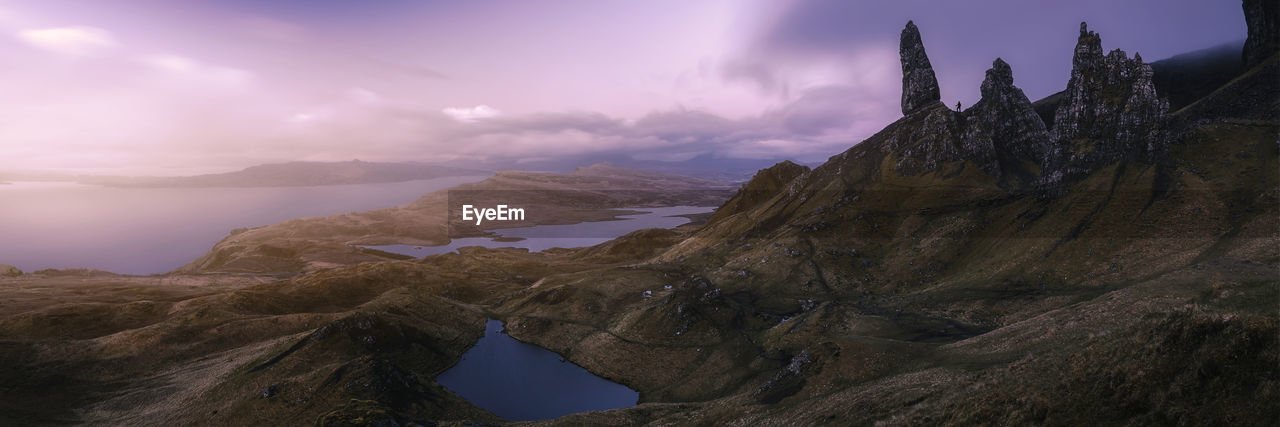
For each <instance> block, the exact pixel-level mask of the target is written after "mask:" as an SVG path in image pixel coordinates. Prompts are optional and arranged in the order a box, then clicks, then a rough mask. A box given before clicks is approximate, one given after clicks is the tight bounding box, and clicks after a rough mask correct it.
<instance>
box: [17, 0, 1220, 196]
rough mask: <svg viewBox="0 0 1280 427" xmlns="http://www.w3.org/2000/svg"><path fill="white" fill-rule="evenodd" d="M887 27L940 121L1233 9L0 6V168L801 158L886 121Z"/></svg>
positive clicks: (696, 4)
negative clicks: (1009, 80)
mask: <svg viewBox="0 0 1280 427" xmlns="http://www.w3.org/2000/svg"><path fill="white" fill-rule="evenodd" d="M908 19H912V20H914V21H915V22H916V23H917V24H918V25H919V27H920V31H921V33H922V35H923V39H924V42H925V47H926V49H927V50H928V53H929V56H930V59H931V61H932V62H933V65H934V68H935V70H936V71H937V75H938V77H939V80H940V84H941V87H942V97H943V101H944V102H947V103H948V105H954V104H955V102H956V101H961V102H963V103H964V104H965V105H971V104H973V103H974V102H976V101H977V98H978V86H979V84H980V83H981V81H982V77H983V73H984V71H985V70H986V69H987V68H988V67H989V66H990V64H991V61H992V60H993V59H994V58H996V57H997V56H998V57H1002V58H1004V59H1005V61H1007V62H1008V63H1009V64H1010V65H1011V66H1012V67H1013V71H1014V78H1015V83H1016V84H1017V85H1019V86H1020V87H1022V88H1023V89H1024V90H1025V91H1026V93H1027V95H1028V96H1029V97H1031V98H1032V99H1033V100H1034V99H1038V98H1040V97H1043V96H1045V95H1048V94H1051V93H1053V92H1056V91H1058V90H1061V89H1062V88H1063V87H1065V86H1066V79H1067V75H1068V72H1069V71H1070V70H1069V69H1070V64H1071V49H1072V47H1073V46H1074V43H1075V37H1076V32H1077V29H1078V26H1079V22H1080V21H1082V20H1087V21H1088V22H1089V25H1090V29H1093V30H1095V31H1098V32H1099V33H1100V34H1101V35H1102V38H1103V47H1104V49H1107V50H1110V49H1114V48H1120V49H1123V50H1125V51H1126V52H1129V53H1130V55H1132V54H1133V53H1134V52H1135V51H1137V52H1141V53H1142V55H1143V57H1144V58H1145V59H1146V60H1148V61H1153V60H1158V59H1161V58H1165V57H1168V56H1171V55H1174V54H1177V53H1181V52H1185V51H1189V50H1195V49H1200V48H1206V47H1211V46H1214V45H1218V44H1221V43H1225V42H1231V41H1236V40H1241V39H1243V38H1244V36H1245V26H1244V19H1243V16H1242V14H1241V9H1240V4H1239V2H1238V1H1233V0H1212V1H1208V0H1206V1H1168V0H1144V1H1103V0H1086V1H1074V2H1061V1H1011V0H1010V1H987V2H940V1H913V0H908V1H894V2H888V1H850V0H798V1H765V0H746V1H736V0H706V1H685V0H680V1H676V0H647V1H643V2H637V1H615V0H604V1H574V2H569V1H492V2H491V1H465V2H464V1H445V0H440V1H426V0H382V1H359V2H357V1H347V0H293V1H282V0H277V1H256V0H231V1H209V0H205V1H185V2H173V1H163V0H138V1H130V2H86V1H67V0H43V1H40V2H23V3H21V4H19V3H3V4H0V33H2V34H0V91H2V93H4V94H5V96H3V97H0V121H3V126H0V170H6V169H58V170H66V171H76V172H98V173H121V174H131V173H145V174H189V173H197V172H212V171H224V170H232V169H238V168H241V167H244V166H249V165H252V164H258V163H264V162H276V161H290V160H319V161H335V160H349V159H352V158H360V159H362V160H369V161H379V160H381V161H393V160H419V161H467V160H503V161H512V162H520V161H531V160H539V159H546V158H554V157H558V156H564V155H568V154H584V153H601V154H602V155H605V154H611V155H616V154H620V153H621V154H626V155H630V156H632V157H634V158H638V159H657V160H684V159H688V158H691V157H694V156H699V155H703V156H707V155H709V156H713V157H728V158H767V159H774V158H791V159H797V160H801V161H814V160H821V159H825V158H826V157H827V156H830V155H832V154H835V153H838V152H840V151H843V150H844V149H846V148H848V147H849V146H851V145H853V144H854V143H856V142H857V141H859V140H861V139H862V138H865V137H866V136H869V135H870V134H871V133H873V132H875V131H876V130H879V129H880V128H881V127H883V126H884V125H886V124H888V123H890V122H892V121H893V120H896V119H897V118H898V117H899V115H900V113H899V108H898V100H899V98H898V94H899V84H900V78H901V77H900V74H899V73H900V71H899V68H898V59H897V45H896V44H897V39H898V32H899V31H900V30H901V28H902V26H903V24H905V22H906V21H907V20H908Z"/></svg>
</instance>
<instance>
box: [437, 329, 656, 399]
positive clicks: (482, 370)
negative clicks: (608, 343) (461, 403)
mask: <svg viewBox="0 0 1280 427" xmlns="http://www.w3.org/2000/svg"><path fill="white" fill-rule="evenodd" d="M436 381H437V382H439V383H440V384H441V385H443V386H445V387H448V388H449V389H450V390H453V392H454V393H457V394H458V395H459V396H462V397H464V398H466V399H467V400H468V401H470V402H471V403H473V404H475V405H476V406H479V407H481V408H484V409H487V410H489V411H490V412H493V413H494V414H497V415H498V416H500V417H502V418H506V419H507V420H510V421H531V420H545V419H551V418H556V417H559V416H562V415H566V414H572V413H575V412H584V411H598V410H604V409H615V408H623V407H627V406H632V405H635V404H636V402H637V401H638V400H639V399H640V393H639V392H636V391H635V390H632V389H629V388H627V387H626V386H623V385H621V384H618V383H615V382H612V381H609V380H606V379H604V378H600V377H597V376H595V375H593V374H592V373H591V372H588V371H587V370H586V369H583V368H582V367H580V366H578V365H575V364H573V363H570V362H567V361H564V360H563V359H561V357H560V355H559V354H556V353H554V352H552V351H550V350H547V349H544V348H542V347H538V346H536V345H533V344H528V343H524V342H520V341H518V340H516V339H515V338H511V337H510V336H507V334H506V333H504V332H502V322H500V321H497V320H493V319H490V320H489V322H488V323H487V324H486V325H485V334H484V337H482V338H480V341H479V342H477V343H476V345H475V347H472V348H471V349H470V350H467V352H466V353H464V354H463V355H462V360H461V361H459V362H458V364H457V365H454V366H453V367H452V368H449V370H447V371H445V372H444V373H442V374H440V376H439V377H437V378H436Z"/></svg>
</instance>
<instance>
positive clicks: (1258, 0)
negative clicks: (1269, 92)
mask: <svg viewBox="0 0 1280 427" xmlns="http://www.w3.org/2000/svg"><path fill="white" fill-rule="evenodd" d="M1243 7H1244V21H1245V23H1246V24H1247V25H1248V26H1249V38H1248V39H1247V40H1246V41H1245V42H1244V52H1243V56H1244V66H1245V68H1248V67H1253V66H1254V65H1258V64H1259V63H1262V61H1263V60H1265V59H1267V58H1269V57H1271V55H1274V54H1275V53H1276V52H1277V51H1280V22H1277V21H1280V0H1244V4H1243Z"/></svg>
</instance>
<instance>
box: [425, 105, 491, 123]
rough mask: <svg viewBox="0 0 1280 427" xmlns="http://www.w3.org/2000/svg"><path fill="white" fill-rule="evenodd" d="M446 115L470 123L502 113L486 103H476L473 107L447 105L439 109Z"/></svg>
mask: <svg viewBox="0 0 1280 427" xmlns="http://www.w3.org/2000/svg"><path fill="white" fill-rule="evenodd" d="M440 111H441V112H443V113H444V114H445V115H446V116H449V117H452V118H453V119H454V120H457V121H460V122H463V123H471V122H474V121H477V120H481V119H488V118H493V117H497V116H499V115H501V114H502V112H501V111H498V109H496V108H493V107H490V106H488V105H477V106H474V107H469V108H468V107H449V108H445V109H443V110H440Z"/></svg>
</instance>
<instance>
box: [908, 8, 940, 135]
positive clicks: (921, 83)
mask: <svg viewBox="0 0 1280 427" xmlns="http://www.w3.org/2000/svg"><path fill="white" fill-rule="evenodd" d="M898 56H899V57H900V58H901V59H902V114H904V115H906V114H911V113H912V112H915V111H917V110H920V109H922V108H924V107H926V106H929V105H932V104H935V103H938V102H939V100H940V99H942V95H941V94H939V92H938V78H937V77H936V76H934V74H933V65H931V64H929V56H928V55H926V54H925V53H924V42H922V41H921V40H920V30H919V29H918V28H916V24H915V23H914V22H911V21H907V27H906V28H903V29H902V35H901V37H900V38H899V41H898Z"/></svg>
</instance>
